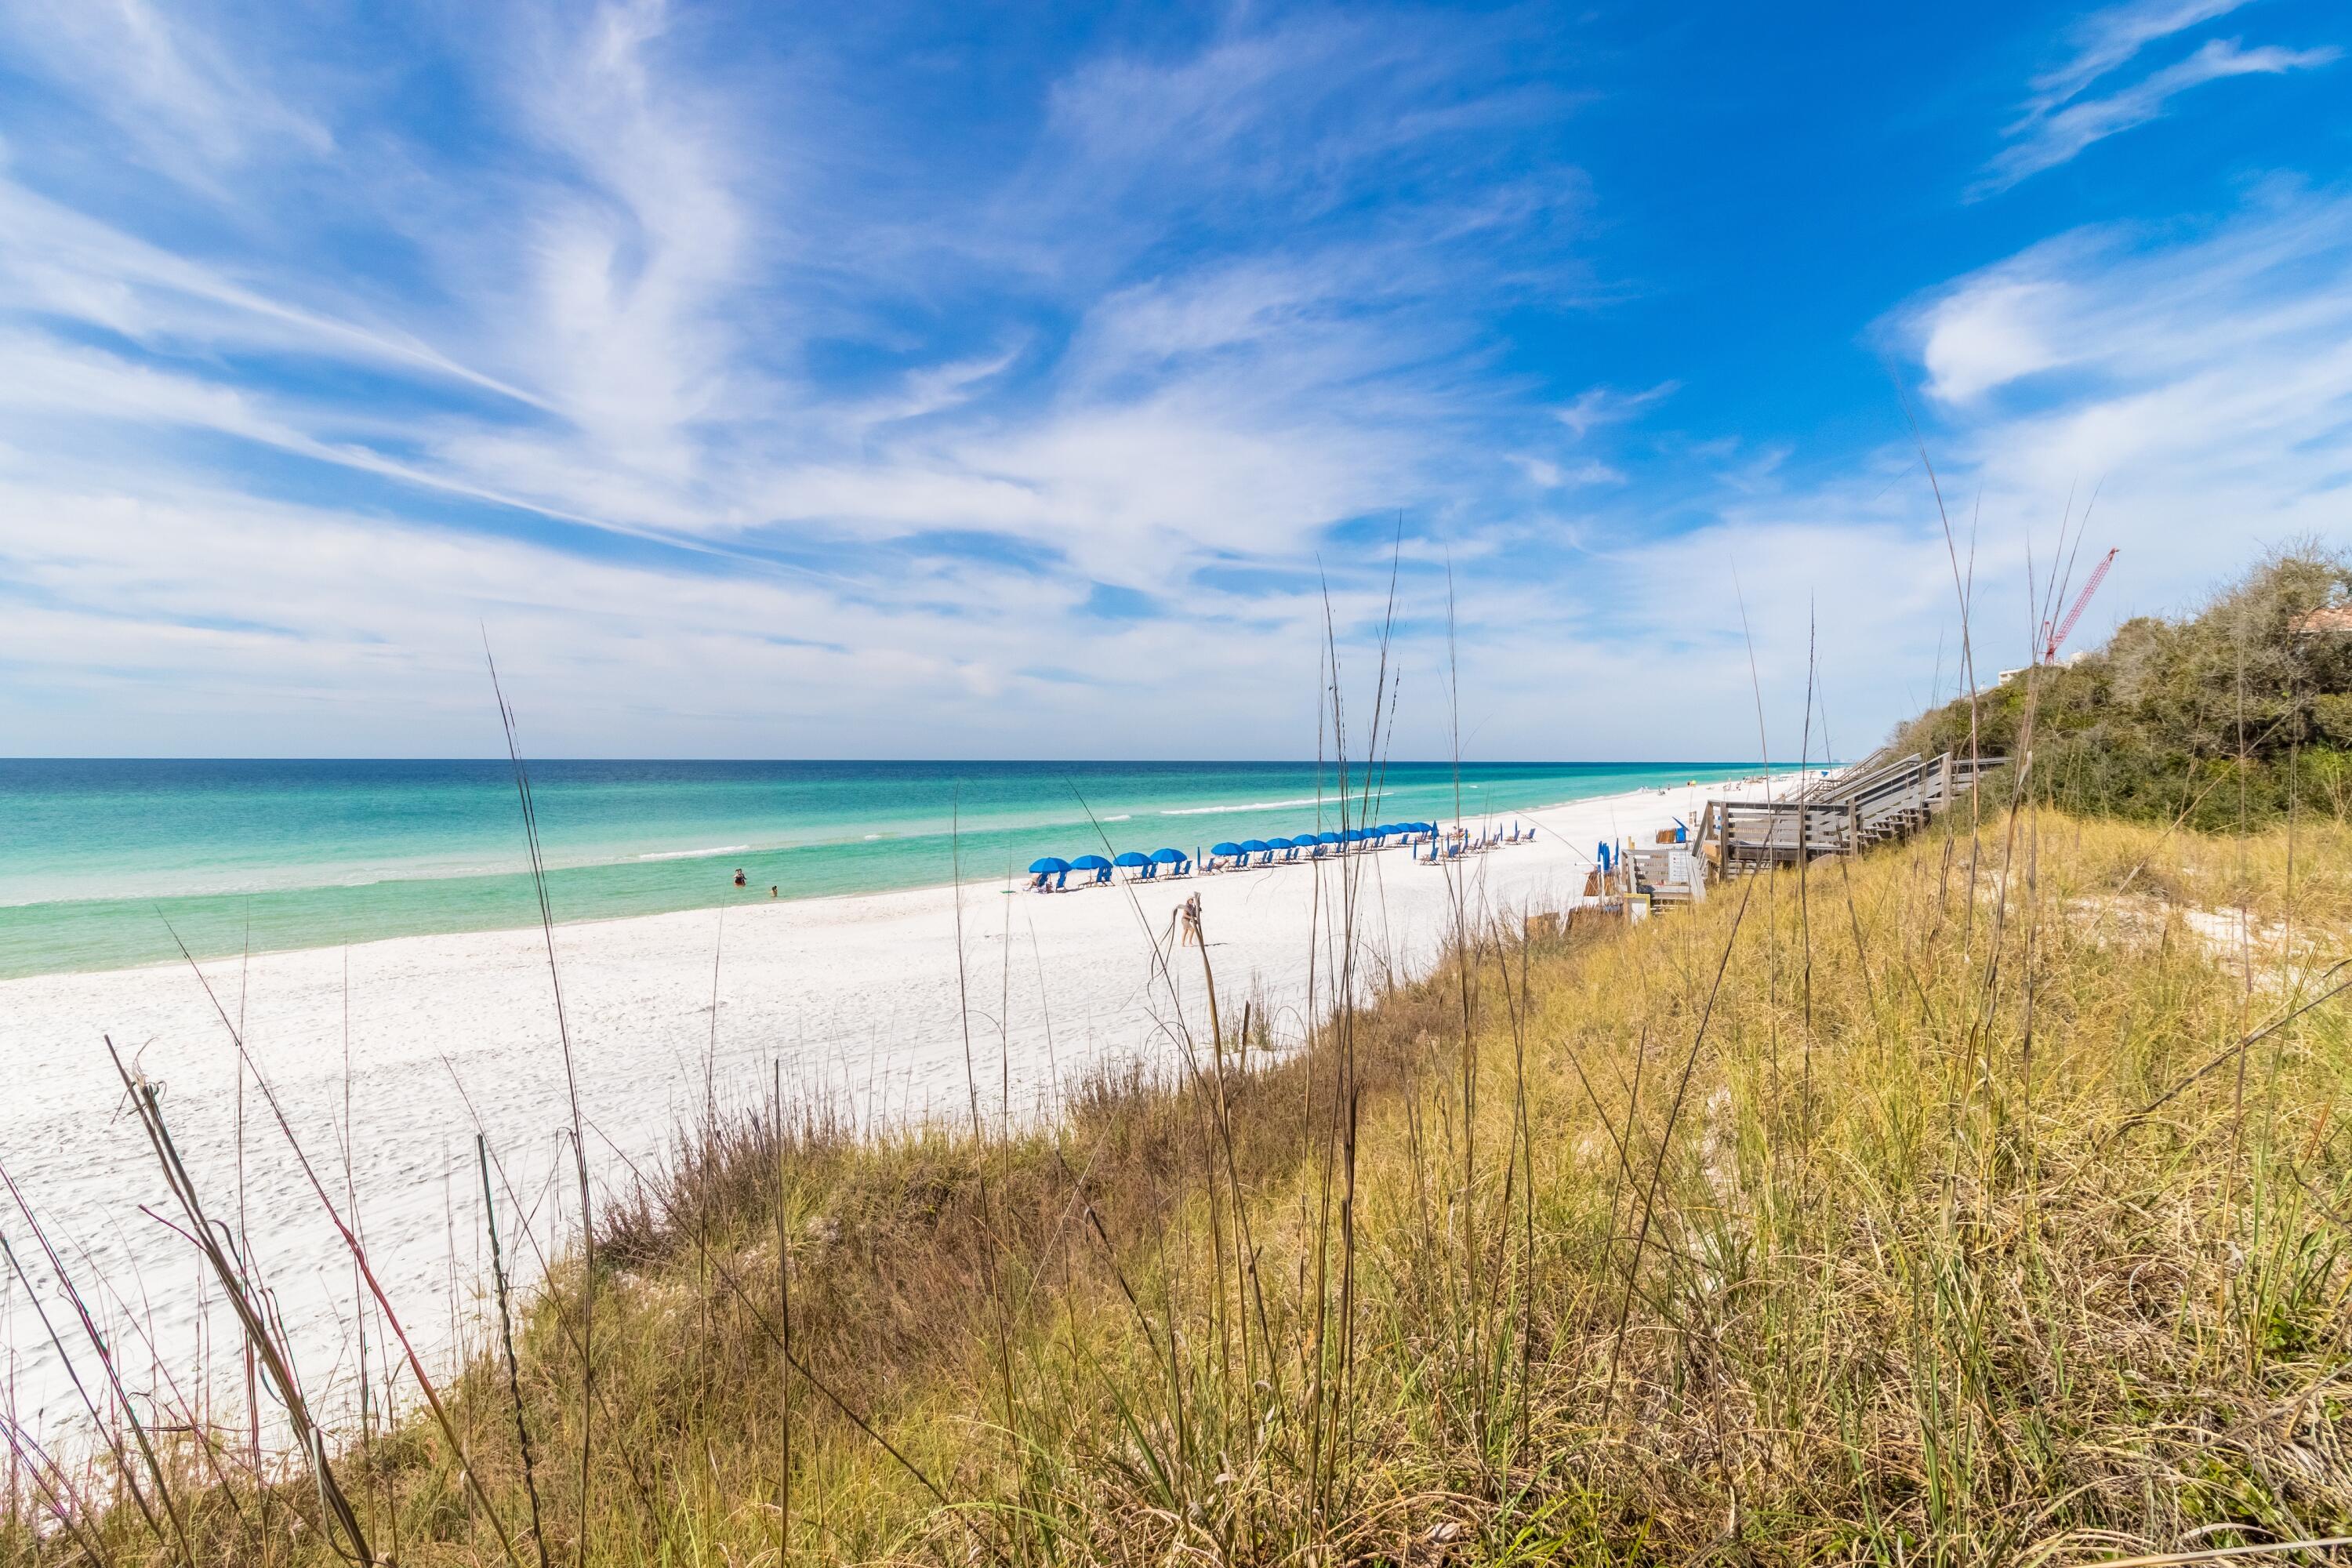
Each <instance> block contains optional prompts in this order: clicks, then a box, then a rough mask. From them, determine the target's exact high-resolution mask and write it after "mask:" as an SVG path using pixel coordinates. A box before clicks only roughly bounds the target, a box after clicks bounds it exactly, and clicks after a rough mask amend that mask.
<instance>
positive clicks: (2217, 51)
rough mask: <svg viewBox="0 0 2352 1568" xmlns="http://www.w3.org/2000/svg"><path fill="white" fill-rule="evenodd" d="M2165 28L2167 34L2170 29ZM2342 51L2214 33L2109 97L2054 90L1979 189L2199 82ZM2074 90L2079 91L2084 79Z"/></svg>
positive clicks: (2061, 153) (2025, 172)
mask: <svg viewBox="0 0 2352 1568" xmlns="http://www.w3.org/2000/svg"><path fill="white" fill-rule="evenodd" d="M2183 9H2192V7H2183ZM2183 26H2185V24H2183ZM2161 36H2168V30H2166V33H2161ZM2122 58H2128V54H2124V57H2119V61H2116V64H2122ZM2338 58H2343V49H2336V47H2319V49H2286V47H2279V45H2263V47H2253V49H2249V47H2244V45H2242V42H2239V40H2234V37H2213V40H2206V42H2204V45H2201V47H2200V49H2197V52H2194V54H2189V57H2188V58H2180V61H2173V64H2171V66H2164V68H2161V70H2152V73H2147V75H2145V78H2140V80H2138V82H2131V85H2128V87H2119V89H2116V91H2110V94H2107V97H2100V99H2072V94H2067V97H2051V99H2049V101H2046V103H2049V106H2037V108H2034V110H2032V113H2028V115H2025V118H2022V120H2018V122H2016V124H2011V127H2009V136H2011V143H2009V148H2004V151H2001V155H2000V157H1994V160H1992V164H1990V167H1988V172H1985V179H1983V181H1978V184H1976V188H1973V193H1976V195H1992V193H1997V191H2006V188H2009V185H2016V184H2018V181H2021V179H2030V176H2034V174H2039V172H2044V169H2055V167H2058V164H2063V163H2067V160H2072V157H2074V155H2077V153H2082V151H2084V148H2088V146H2091V143H2095V141H2105V139H2107V136H2115V134H2119V132H2128V130H2133V127H2140V124H2147V122H2149V120H2157V118H2159V115H2164V110H2166V106H2171V101H2173V99H2178V97H2180V94H2185V91H2189V89H2194V87H2204V85H2206V82H2222V80H2227V78H2239V75H2286V73H2288V70H2315V68H2319V66H2333V64H2336V61H2338ZM2079 80H2082V82H2084V85H2088V82H2091V80H2094V78H2091V75H2082V78H2079ZM2074 91H2079V87H2077V89H2074Z"/></svg>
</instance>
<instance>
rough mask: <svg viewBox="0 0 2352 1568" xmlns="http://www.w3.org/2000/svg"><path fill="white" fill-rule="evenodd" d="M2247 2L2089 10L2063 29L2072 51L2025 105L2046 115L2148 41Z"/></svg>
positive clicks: (2153, 1)
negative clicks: (2078, 19)
mask: <svg viewBox="0 0 2352 1568" xmlns="http://www.w3.org/2000/svg"><path fill="white" fill-rule="evenodd" d="M2245 4H2246V0H2127V3H2126V4H2125V5H2110V6H2108V7H2106V8H2105V10H2100V11H2094V12H2092V13H2091V14H2090V15H2089V16H2084V18H2083V19H2082V20H2080V21H2079V22H2077V23H2075V24H2074V26H2072V27H2070V28H2068V29H2067V32H2066V41H2067V42H2068V43H2069V44H2070V45H2072V46H2073V47H2074V55H2073V56H2072V57H2071V58H2068V59H2067V60H2066V61H2065V62H2064V63H2063V64H2062V65H2060V66H2057V67H2056V68H2053V69H2051V70H2047V71H2044V72H2043V73H2042V74H2041V75H2040V76H2037V77H2035V78H2034V79H2033V90H2034V97H2033V100H2032V102H2031V103H2030V104H2029V105H2028V108H2029V109H2030V110H2032V112H2034V113H2036V114H2043V113H2047V112H2048V111H2050V110H2053V109H2055V108H2057V107H2058V106H2059V105H2060V104H2062V103H2064V102H2065V101H2066V100H2069V99H2071V98H2073V97H2074V95H2075V94H2076V93H2078V92H2081V91H2082V90H2083V89H2084V88H2086V87H2088V86H2090V85H2091V83H2093V82H2095V81H2096V80H2097V79H2099V78H2101V77H2103V76H2105V75H2106V74H2107V72H2109V71H2111V70H2113V69H2115V68H2116V67H2117V66H2120V65H2123V64H2125V63H2126V62H2127V61H2129V60H2130V59H2131V58H2133V57H2134V56H2136V55H2137V54H2138V53H2139V52H2140V50H2142V49H2144V48H2146V47H2147V46H2148V45H2150V44H2153V43H2158V42H2160V41H2161V40H2163V39H2165V38H2168V37H2172V36H2173V35H2174V34H2176V33H2180V32H2185V31H2187V30H2188V29H2189V28H2190V27H2194V26H2198V25H2199V24H2200V23H2204V22H2210V21H2212V20H2213V19H2214V18H2215V17H2217V16H2228V15H2229V14H2230V13H2231V12H2232V11H2235V10H2237V9H2239V8H2240V7H2241V6H2242V5H2245Z"/></svg>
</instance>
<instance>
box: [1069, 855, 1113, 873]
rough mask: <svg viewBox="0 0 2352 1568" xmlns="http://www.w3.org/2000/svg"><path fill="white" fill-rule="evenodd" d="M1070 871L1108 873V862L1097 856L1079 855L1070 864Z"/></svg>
mask: <svg viewBox="0 0 2352 1568" xmlns="http://www.w3.org/2000/svg"><path fill="white" fill-rule="evenodd" d="M1070 869H1071V870H1073V871H1108V870H1109V869H1110V862H1109V861H1108V860H1106V859H1104V858H1102V857H1101V856H1099V855H1081V856H1079V857H1078V858H1076V859H1075V860H1073V861H1071V862H1070Z"/></svg>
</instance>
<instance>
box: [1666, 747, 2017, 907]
mask: <svg viewBox="0 0 2352 1568" xmlns="http://www.w3.org/2000/svg"><path fill="white" fill-rule="evenodd" d="M2008 760H2009V759H2007V758H2006V757H1975V758H1970V757H1963V756H1958V755H1956V754H1954V753H1953V752H1945V753H1943V754H1942V755H1941V756H1937V757H1922V756H1920V755H1919V754H1918V753H1917V752H1913V753H1912V754H1911V755H1909V756H1906V757H1898V758H1895V759H1894V760H1892V761H1879V760H1873V761H1872V762H1869V763H1864V764H1863V765H1862V766H1861V767H1859V768H1856V769H1854V770H1853V772H1850V773H1847V774H1846V775H1845V776H1844V777H1843V778H1840V779H1836V780H1832V781H1831V782H1829V783H1827V784H1822V785H1820V786H1819V787H1818V788H1812V787H1807V788H1805V789H1803V790H1802V791H1801V793H1800V794H1799V795H1798V796H1797V798H1796V799H1794V800H1769V801H1768V800H1711V801H1708V802H1707V803H1706V811H1705V812H1704V813H1702V814H1701V815H1700V816H1699V820H1698V828H1697V831H1696V832H1695V833H1694V834H1693V835H1692V837H1693V839H1694V840H1696V844H1697V846H1698V848H1699V851H1700V853H1702V854H1703V855H1705V856H1706V858H1707V860H1708V861H1709V862H1711V869H1712V870H1713V872H1714V874H1715V875H1717V876H1718V877H1738V876H1746V875H1748V874H1749V873H1751V872H1755V871H1762V870H1766V869H1769V868H1771V867H1774V866H1796V865H1801V864H1804V863H1805V862H1807V861H1811V860H1814V859H1818V858H1821V857H1822V856H1824V855H1852V854H1855V853H1858V852H1859V851H1861V850H1864V849H1868V848H1872V847H1875V846H1877V845H1881V844H1892V843H1894V842H1895V840H1897V839H1901V838H1906V837H1909V836H1910V835H1912V834H1914V833H1916V832H1918V831H1919V829H1921V828H1923V827H1925V826H1927V824H1928V823H1930V822H1932V821H1934V820H1935V818H1936V814H1937V812H1939V811H1942V810H1944V809H1945V808H1947V807H1948V806H1949V805H1951V804H1952V803H1953V802H1955V801H1957V800H1958V799H1960V798H1962V797H1963V796H1965V795H1967V794H1968V793H1969V791H1970V790H1973V789H1974V788H1976V786H1977V783H1978V781H1979V780H1980V779H1981V778H1983V777H1984V775H1985V774H1986V773H1990V772H1991V771H1992V770H1993V769H1995V768H1998V767H2001V766H2004V765H2005V764H2006V763H2007V762H2008Z"/></svg>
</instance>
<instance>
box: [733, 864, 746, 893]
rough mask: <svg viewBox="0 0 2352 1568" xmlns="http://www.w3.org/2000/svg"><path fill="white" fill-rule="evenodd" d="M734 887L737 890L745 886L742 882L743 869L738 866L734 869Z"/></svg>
mask: <svg viewBox="0 0 2352 1568" xmlns="http://www.w3.org/2000/svg"><path fill="white" fill-rule="evenodd" d="M735 885H736V886H737V887H739V888H740V887H743V886H745V885H746V884H745V882H744V880H743V868H742V867H740V866H738V867H736V868H735Z"/></svg>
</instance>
